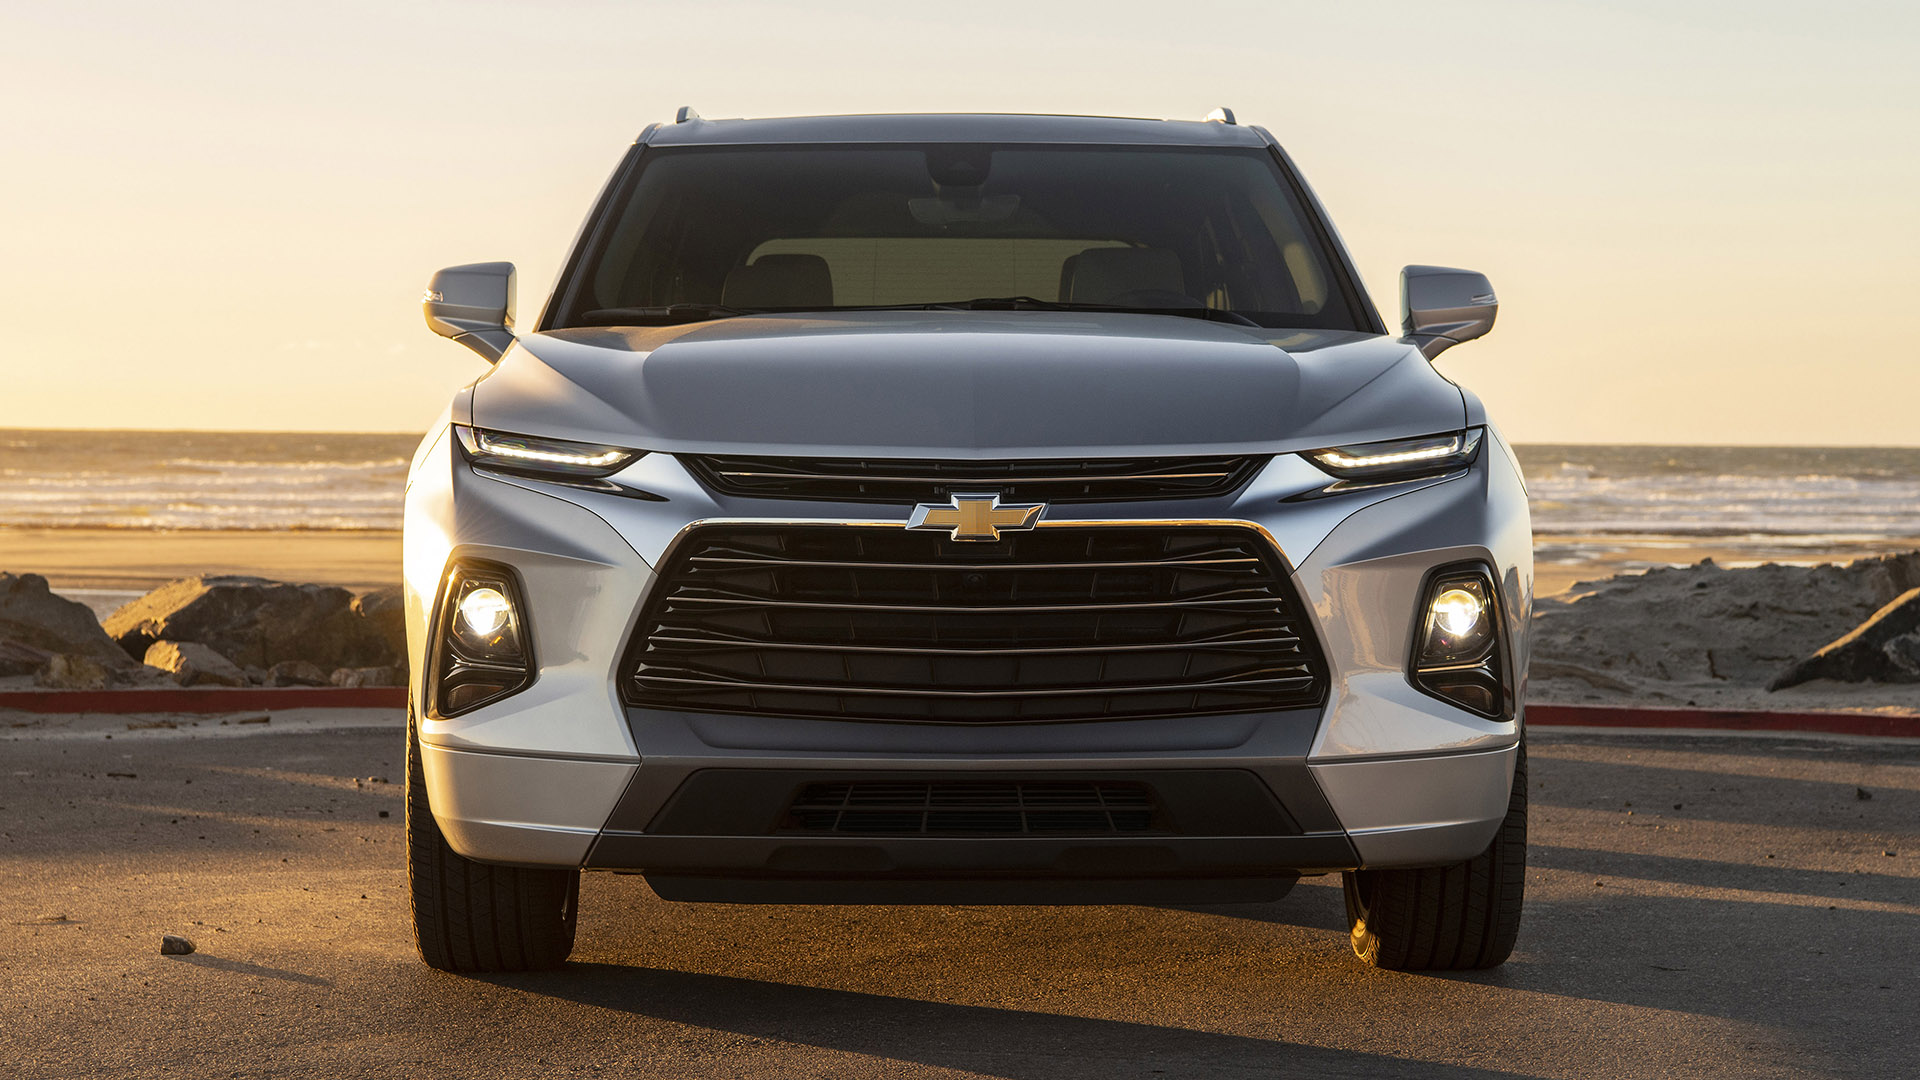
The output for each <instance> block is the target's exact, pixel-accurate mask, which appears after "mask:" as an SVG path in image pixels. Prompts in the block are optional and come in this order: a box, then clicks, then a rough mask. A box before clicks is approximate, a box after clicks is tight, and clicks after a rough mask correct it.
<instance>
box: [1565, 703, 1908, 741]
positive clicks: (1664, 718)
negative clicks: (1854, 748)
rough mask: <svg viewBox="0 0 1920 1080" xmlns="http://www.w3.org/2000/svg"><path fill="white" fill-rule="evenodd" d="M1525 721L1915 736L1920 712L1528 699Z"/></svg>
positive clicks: (1574, 725) (1598, 725) (1899, 736)
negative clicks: (1654, 705)
mask: <svg viewBox="0 0 1920 1080" xmlns="http://www.w3.org/2000/svg"><path fill="white" fill-rule="evenodd" d="M1527 723H1529V724H1541V725H1544V726H1555V725H1565V726H1568V727H1619V728H1704V729H1708V730H1712V731H1813V732H1820V733H1823V734H1830V735H1874V736H1881V737H1887V736H1891V737H1895V738H1909V739H1920V714H1916V715H1911V716H1889V715H1887V714H1885V713H1819V712H1767V711H1764V710H1760V709H1647V708H1633V707H1623V706H1618V705H1529V706H1527Z"/></svg>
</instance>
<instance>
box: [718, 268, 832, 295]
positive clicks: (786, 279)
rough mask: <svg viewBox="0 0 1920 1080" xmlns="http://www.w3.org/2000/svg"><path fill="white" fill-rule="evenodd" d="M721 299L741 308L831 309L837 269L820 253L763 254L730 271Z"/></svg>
mask: <svg viewBox="0 0 1920 1080" xmlns="http://www.w3.org/2000/svg"><path fill="white" fill-rule="evenodd" d="M720 302H721V303H722V304H725V305H726V306H727V307H737V308H830V307H832V306H833V271H832V270H830V269H828V267H827V260H825V259H823V258H821V257H820V256H818V255H762V256H760V257H759V258H758V259H755V260H754V261H753V262H752V263H751V264H749V265H747V266H740V267H735V268H734V270H733V271H732V272H730V273H729V274H727V281H726V284H725V285H723V286H722V287H721V289H720Z"/></svg>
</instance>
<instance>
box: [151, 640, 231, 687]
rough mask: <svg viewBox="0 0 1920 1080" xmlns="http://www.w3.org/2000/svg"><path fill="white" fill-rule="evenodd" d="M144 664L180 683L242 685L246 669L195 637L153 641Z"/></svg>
mask: <svg viewBox="0 0 1920 1080" xmlns="http://www.w3.org/2000/svg"><path fill="white" fill-rule="evenodd" d="M146 664H147V666H148V667H150V668H159V669H160V670H161V671H164V672H167V673H168V674H170V675H172V676H173V681H174V682H177V683H179V684H180V685H181V686H245V685H247V673H246V672H244V671H241V670H240V668H239V666H238V665H236V664H235V663H234V662H233V661H231V660H229V659H227V658H226V657H224V656H221V655H220V654H219V653H217V652H214V651H213V650H212V649H210V648H208V647H207V646H205V645H202V644H200V643H199V642H197V641H156V642H154V643H153V645H152V646H150V647H149V648H148V649H147V655H146Z"/></svg>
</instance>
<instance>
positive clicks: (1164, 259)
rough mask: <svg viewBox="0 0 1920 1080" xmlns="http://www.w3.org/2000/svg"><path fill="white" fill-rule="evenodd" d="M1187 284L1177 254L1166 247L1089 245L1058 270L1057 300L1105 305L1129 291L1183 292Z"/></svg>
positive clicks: (1182, 293) (1183, 293)
mask: <svg viewBox="0 0 1920 1080" xmlns="http://www.w3.org/2000/svg"><path fill="white" fill-rule="evenodd" d="M1186 286H1187V278H1186V274H1185V272H1183V271H1182V270H1181V269H1180V256H1179V255H1177V254H1175V253H1174V252H1171V251H1168V250H1167V249H1166V248H1088V249H1087V250H1085V251H1083V252H1081V253H1080V254H1078V255H1075V256H1073V257H1072V258H1070V259H1068V260H1067V262H1066V265H1065V266H1063V267H1061V270H1060V299H1061V300H1062V301H1065V302H1068V303H1075V304H1108V303H1112V302H1113V300H1114V298H1115V297H1118V296H1123V295H1125V294H1127V293H1131V292H1175V293H1180V294H1181V295H1185V294H1186V291H1187V287H1186Z"/></svg>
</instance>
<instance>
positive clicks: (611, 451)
mask: <svg viewBox="0 0 1920 1080" xmlns="http://www.w3.org/2000/svg"><path fill="white" fill-rule="evenodd" d="M453 430H454V431H455V433H457V434H458V435H459V436H460V448H461V449H462V450H465V451H466V454H467V460H468V461H469V462H471V463H472V464H473V465H475V466H477V467H479V468H482V469H493V470H496V471H498V472H510V473H521V474H523V475H527V476H559V477H563V478H567V477H587V478H597V477H602V476H612V475H613V474H614V473H617V472H619V471H620V470H621V469H624V468H626V467H627V466H628V465H631V464H633V463H634V462H635V461H637V460H639V458H640V457H641V455H642V454H643V453H644V451H640V450H627V449H624V448H622V447H618V446H602V445H600V444H598V443H578V442H568V441H566V440H564V439H543V438H539V437H537V436H533V435H510V434H508V433H506V432H504V431H488V430H487V429H485V428H477V427H468V426H466V425H465V424H455V425H454V428H453Z"/></svg>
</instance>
